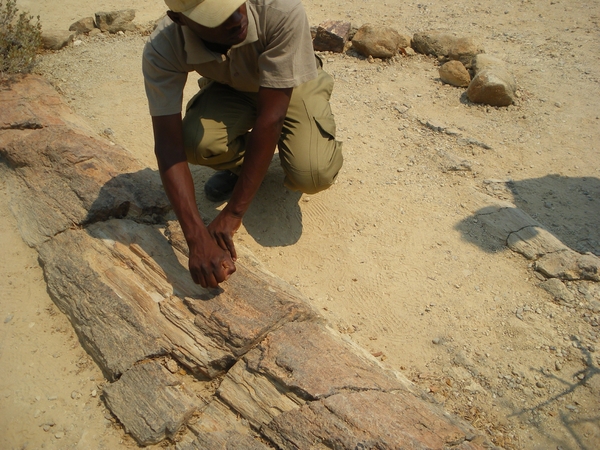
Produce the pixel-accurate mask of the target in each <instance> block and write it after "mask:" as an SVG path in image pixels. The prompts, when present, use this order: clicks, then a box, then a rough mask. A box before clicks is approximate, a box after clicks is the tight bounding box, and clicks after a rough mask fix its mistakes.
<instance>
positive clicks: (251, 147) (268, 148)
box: [224, 88, 292, 217]
mask: <svg viewBox="0 0 600 450" xmlns="http://www.w3.org/2000/svg"><path fill="white" fill-rule="evenodd" d="M291 95H292V89H291V88H290V89H268V88H261V89H260V90H259V93H258V97H259V99H258V110H257V119H256V123H255V124H254V127H253V128H252V131H251V132H250V137H249V139H248V142H247V143H246V152H245V154H244V164H243V166H242V172H241V174H240V178H239V179H238V181H237V183H236V185H235V189H234V190H233V194H232V195H231V199H230V200H229V202H228V204H227V206H226V207H225V209H224V212H227V213H230V214H232V215H234V216H236V217H242V216H243V215H244V214H245V213H246V211H247V210H248V208H249V206H250V203H251V202H252V199H253V198H254V196H255V195H256V192H257V191H258V188H259V187H260V185H261V183H262V181H263V179H264V177H265V175H266V173H267V170H268V169H269V164H270V163H271V160H272V159H273V154H274V153H275V147H276V146H277V142H279V139H280V137H281V129H282V127H283V122H284V120H285V115H286V113H287V108H288V106H289V101H290V97H291Z"/></svg>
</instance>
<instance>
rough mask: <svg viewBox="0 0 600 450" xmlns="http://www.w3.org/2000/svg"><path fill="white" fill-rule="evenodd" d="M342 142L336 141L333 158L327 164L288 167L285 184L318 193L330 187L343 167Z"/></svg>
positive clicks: (295, 188)
mask: <svg viewBox="0 0 600 450" xmlns="http://www.w3.org/2000/svg"><path fill="white" fill-rule="evenodd" d="M342 164H343V156H342V143H341V142H338V141H335V149H334V151H333V153H332V154H331V158H330V159H329V161H327V162H326V164H320V165H318V166H317V167H313V168H307V169H306V170H302V169H299V168H297V167H286V166H285V164H284V165H283V168H284V171H285V181H284V184H285V186H286V187H287V188H288V189H291V190H293V191H300V192H302V193H304V194H316V193H317V192H321V191H324V190H325V189H327V188H329V187H330V186H331V185H333V183H334V182H335V180H336V179H337V176H338V174H339V172H340V169H341V168H342Z"/></svg>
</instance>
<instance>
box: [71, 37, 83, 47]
mask: <svg viewBox="0 0 600 450" xmlns="http://www.w3.org/2000/svg"><path fill="white" fill-rule="evenodd" d="M81 44H83V41H82V40H81V39H77V40H75V41H73V46H74V47H79V46H80V45H81Z"/></svg>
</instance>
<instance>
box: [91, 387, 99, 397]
mask: <svg viewBox="0 0 600 450" xmlns="http://www.w3.org/2000/svg"><path fill="white" fill-rule="evenodd" d="M97 395H98V391H97V390H96V389H94V390H93V391H92V397H96V396H97Z"/></svg>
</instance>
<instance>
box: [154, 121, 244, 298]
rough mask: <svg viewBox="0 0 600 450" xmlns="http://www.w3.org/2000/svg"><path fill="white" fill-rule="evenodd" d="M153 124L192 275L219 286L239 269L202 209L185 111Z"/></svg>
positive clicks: (161, 169) (158, 156)
mask: <svg viewBox="0 0 600 450" xmlns="http://www.w3.org/2000/svg"><path fill="white" fill-rule="evenodd" d="M152 127H153V129H154V152H155V154H156V159H157V161H158V168H159V172H160V176H161V179H162V182H163V186H164V188H165V191H166V193H167V196H168V197H169V200H170V202H171V205H172V206H173V210H174V211H175V214H176V216H177V218H178V219H179V223H180V224H181V229H182V231H183V234H184V236H185V239H186V241H187V243H188V247H189V249H190V259H189V269H190V274H191V276H192V279H193V280H194V282H195V283H199V284H200V285H202V286H203V287H217V285H218V284H219V283H221V282H222V281H225V280H227V278H229V276H230V275H231V274H232V273H233V272H235V264H234V263H233V260H232V259H231V256H230V255H229V253H228V252H227V251H224V249H222V248H221V247H219V246H218V245H217V243H216V242H215V240H214V239H213V238H212V236H211V235H210V233H209V232H208V230H207V228H206V226H205V225H204V222H203V221H202V218H201V217H200V213H199V212H198V207H197V206H196V195H195V190H194V181H193V179H192V175H191V173H190V169H189V167H188V163H187V159H186V156H185V150H184V148H183V125H182V120H181V114H173V115H169V116H157V117H152Z"/></svg>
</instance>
